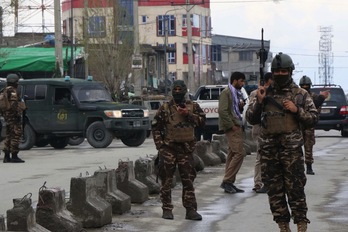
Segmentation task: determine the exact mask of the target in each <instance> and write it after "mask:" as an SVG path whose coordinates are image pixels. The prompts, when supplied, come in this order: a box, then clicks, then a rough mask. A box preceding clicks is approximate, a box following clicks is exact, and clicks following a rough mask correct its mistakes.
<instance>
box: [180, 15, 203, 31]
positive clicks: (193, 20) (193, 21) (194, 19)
mask: <svg viewBox="0 0 348 232" xmlns="http://www.w3.org/2000/svg"><path fill="white" fill-rule="evenodd" d="M199 18H200V17H199V15H196V14H191V26H192V27H196V28H199ZM182 27H187V19H186V14H184V15H182Z"/></svg>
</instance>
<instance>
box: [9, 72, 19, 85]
mask: <svg viewBox="0 0 348 232" xmlns="http://www.w3.org/2000/svg"><path fill="white" fill-rule="evenodd" d="M6 81H7V83H12V84H14V83H17V82H18V81H19V76H18V75H17V74H14V73H10V74H8V75H7V77H6Z"/></svg>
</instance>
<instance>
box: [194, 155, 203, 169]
mask: <svg viewBox="0 0 348 232" xmlns="http://www.w3.org/2000/svg"><path fill="white" fill-rule="evenodd" d="M192 155H193V160H194V163H195V170H196V171H197V172H199V171H203V170H204V167H205V165H204V162H203V160H202V159H201V158H200V157H199V156H198V155H196V154H195V153H193V154H192Z"/></svg>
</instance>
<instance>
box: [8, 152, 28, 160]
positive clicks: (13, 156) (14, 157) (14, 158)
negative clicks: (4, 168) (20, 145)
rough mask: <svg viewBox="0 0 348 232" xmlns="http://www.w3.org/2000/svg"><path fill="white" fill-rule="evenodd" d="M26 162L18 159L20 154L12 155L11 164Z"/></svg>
mask: <svg viewBox="0 0 348 232" xmlns="http://www.w3.org/2000/svg"><path fill="white" fill-rule="evenodd" d="M24 162H25V161H24V160H22V159H21V158H18V152H14V153H12V159H11V163H24Z"/></svg>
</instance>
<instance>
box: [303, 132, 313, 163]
mask: <svg viewBox="0 0 348 232" xmlns="http://www.w3.org/2000/svg"><path fill="white" fill-rule="evenodd" d="M303 140H304V153H305V163H306V164H312V163H313V162H314V159H313V146H314V144H315V135H314V128H310V129H306V130H304V131H303Z"/></svg>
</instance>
